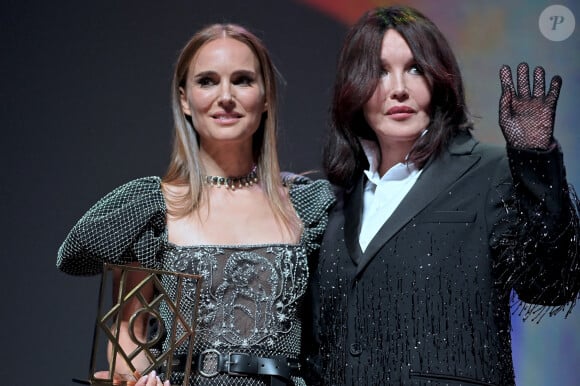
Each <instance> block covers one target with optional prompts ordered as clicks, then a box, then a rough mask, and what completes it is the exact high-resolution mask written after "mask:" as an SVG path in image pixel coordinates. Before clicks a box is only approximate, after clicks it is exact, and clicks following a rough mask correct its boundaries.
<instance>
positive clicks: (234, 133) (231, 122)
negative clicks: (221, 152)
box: [180, 37, 267, 146]
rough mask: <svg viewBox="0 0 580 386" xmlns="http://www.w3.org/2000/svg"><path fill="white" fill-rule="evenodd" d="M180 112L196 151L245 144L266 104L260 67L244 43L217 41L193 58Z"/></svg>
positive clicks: (228, 39) (227, 39) (222, 39)
mask: <svg viewBox="0 0 580 386" xmlns="http://www.w3.org/2000/svg"><path fill="white" fill-rule="evenodd" d="M180 93H181V107H182V109H183V112H184V113H185V114H187V115H190V116H191V118H192V122H193V126H194V127H195V130H196V131H197V133H198V135H199V137H200V144H201V145H202V146H204V145H205V146H212V145H218V146H219V145H220V144H222V143H228V144H235V143H240V144H246V145H247V144H248V143H249V144H251V142H252V136H253V134H254V133H255V132H256V130H257V129H258V127H259V125H260V120H261V117H262V113H263V112H264V111H266V107H267V103H266V98H265V94H264V81H263V79H262V76H261V75H260V65H259V62H258V59H257V58H256V56H255V55H254V53H253V52H252V50H251V49H250V48H249V47H248V46H247V45H245V44H244V43H242V42H240V41H238V40H235V39H232V38H229V37H225V38H219V39H216V40H212V41H210V42H208V43H206V44H205V45H203V46H202V47H201V48H200V49H199V51H198V52H197V53H196V55H195V56H194V57H193V59H192V61H191V63H190V65H189V70H188V76H187V79H186V85H185V87H184V88H180Z"/></svg>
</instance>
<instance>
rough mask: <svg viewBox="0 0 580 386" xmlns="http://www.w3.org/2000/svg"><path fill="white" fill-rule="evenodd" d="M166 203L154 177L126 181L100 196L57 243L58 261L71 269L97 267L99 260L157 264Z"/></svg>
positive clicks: (87, 272) (97, 270)
mask: <svg viewBox="0 0 580 386" xmlns="http://www.w3.org/2000/svg"><path fill="white" fill-rule="evenodd" d="M165 215H166V206H165V200H164V197H163V193H162V192H161V179H160V178H159V177H144V178H140V179H137V180H133V181H131V182H128V183H126V184H125V185H122V186H120V187H118V188H117V189H115V190H113V191H112V192H111V193H109V194H107V195H106V196H105V197H103V198H102V199H100V200H99V201H98V202H97V203H96V204H95V205H93V207H91V208H90V209H89V211H88V212H86V213H85V214H84V216H83V217H82V218H81V219H80V220H79V221H78V222H77V223H76V225H75V226H74V227H73V228H72V230H71V231H70V232H69V234H68V236H67V237H66V239H65V240H64V242H63V243H62V245H61V246H60V248H59V250H58V256H57V263H56V265H57V267H58V269H60V270H61V271H63V272H65V273H68V274H71V275H94V274H98V273H100V272H102V267H103V263H104V262H108V263H113V264H128V263H130V262H135V261H137V262H139V263H141V265H143V266H144V267H148V268H158V265H159V261H158V259H157V258H156V256H157V254H158V253H159V252H160V250H161V248H162V246H163V245H164V244H165V242H166V241H167V231H166V226H165V224H166V219H165Z"/></svg>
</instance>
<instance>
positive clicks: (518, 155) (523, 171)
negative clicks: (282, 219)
mask: <svg viewBox="0 0 580 386" xmlns="http://www.w3.org/2000/svg"><path fill="white" fill-rule="evenodd" d="M508 153H509V159H510V161H508V158H507V157H506V150H505V148H501V147H499V146H490V145H484V144H481V143H478V142H477V141H476V140H475V139H473V138H472V137H471V136H470V135H460V136H458V137H457V138H456V139H455V140H454V141H453V143H452V144H451V146H450V147H449V149H448V151H446V152H445V153H444V154H442V155H441V156H440V157H438V158H436V159H435V160H433V161H432V162H430V163H429V164H427V165H426V166H425V168H424V170H423V172H422V174H421V176H420V177H419V179H418V180H417V182H416V184H415V185H414V186H413V188H412V189H411V190H410V191H409V193H408V194H407V196H406V197H405V198H404V200H403V201H402V202H401V204H400V205H399V207H398V208H397V209H396V210H395V212H394V213H393V214H392V216H391V217H390V218H389V219H388V220H387V222H386V223H385V224H384V225H383V227H382V228H381V229H380V231H379V232H378V234H377V235H376V236H375V237H374V239H373V240H372V241H371V243H370V244H369V246H368V248H367V249H366V251H365V252H364V253H362V251H361V249H360V247H359V244H358V235H359V230H360V218H361V207H362V193H363V187H364V183H365V180H364V179H363V178H362V177H361V178H360V181H359V183H358V184H357V185H356V186H355V187H354V188H352V189H350V190H347V191H345V190H339V191H338V192H337V204H336V206H335V207H334V208H333V211H332V212H331V214H330V219H329V225H328V228H327V231H326V234H325V237H324V240H323V243H322V246H321V254H320V258H319V261H318V264H317V266H316V268H315V269H314V272H313V274H312V276H311V277H312V283H311V284H312V285H311V290H312V302H313V305H312V309H313V319H312V320H311V322H312V327H311V328H312V337H311V338H312V339H311V340H309V341H312V342H314V343H315V344H316V345H317V350H316V354H315V355H313V356H312V357H311V362H313V363H314V364H315V368H316V369H317V370H316V372H317V373H318V376H319V379H318V381H319V382H320V383H321V384H324V385H387V384H393V385H399V384H403V385H423V384H425V385H427V384H429V385H502V386H504V385H513V384H514V373H513V365H512V358H511V346H510V345H511V342H510V293H511V290H512V288H513V289H515V290H516V291H517V292H518V295H519V297H520V299H522V300H525V301H528V302H533V303H537V304H543V305H546V306H552V308H549V307H548V308H541V309H539V308H532V309H530V310H529V313H530V315H532V316H531V317H534V315H535V316H540V315H541V314H542V313H543V312H546V311H549V310H554V309H559V308H558V307H559V306H561V305H562V304H565V303H566V302H569V301H570V300H573V299H576V297H577V294H578V290H579V288H578V287H579V283H580V279H579V278H580V268H579V267H578V256H577V253H578V252H577V250H578V249H579V248H580V245H578V242H579V241H578V238H577V236H578V234H579V231H578V218H577V217H576V213H575V211H574V210H573V209H572V208H573V206H572V203H571V201H570V199H569V195H568V189H567V185H566V180H565V175H564V167H563V162H562V157H561V153H560V152H559V150H558V149H557V148H555V149H552V150H551V151H548V152H535V151H525V152H524V151H516V150H514V149H508ZM509 162H511V168H512V171H511V173H510V166H509V165H508V163H509ZM512 174H513V180H512ZM514 181H515V183H514ZM516 197H517V199H516ZM544 225H545V226H546V227H547V228H544ZM574 235H576V239H574V237H573V236H574ZM574 248H575V249H576V251H574ZM571 251H572V252H571ZM554 307H555V308H554ZM525 312H526V311H524V313H525ZM312 383H316V382H315V381H314V380H313V381H312Z"/></svg>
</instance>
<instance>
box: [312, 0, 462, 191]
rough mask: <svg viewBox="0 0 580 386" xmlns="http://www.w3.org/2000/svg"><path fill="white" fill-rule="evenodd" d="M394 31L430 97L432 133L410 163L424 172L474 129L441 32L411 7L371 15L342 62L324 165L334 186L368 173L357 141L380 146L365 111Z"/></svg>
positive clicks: (348, 43)
mask: <svg viewBox="0 0 580 386" xmlns="http://www.w3.org/2000/svg"><path fill="white" fill-rule="evenodd" d="M391 28H392V29H394V30H396V31H397V32H399V33H400V34H401V36H402V37H403V38H404V39H405V41H406V42H407V44H408V45H409V48H410V49H411V52H412V53H413V56H414V58H415V61H416V62H417V64H418V66H419V67H420V68H421V69H422V71H423V73H424V74H425V77H426V78H427V81H428V83H429V85H430V87H431V94H432V95H431V116H430V123H429V127H428V129H429V131H428V132H427V134H426V135H424V136H422V137H421V138H420V139H419V140H417V142H416V143H415V144H414V145H413V148H412V149H411V152H410V153H409V158H408V160H409V161H410V162H413V163H415V165H417V166H418V167H419V168H422V167H423V166H424V165H425V163H426V162H427V160H428V159H429V158H430V157H432V156H436V155H438V154H439V153H440V152H441V151H442V150H443V149H444V148H445V147H446V146H447V145H448V143H449V141H450V139H451V138H452V137H453V136H454V135H456V134H457V133H458V132H460V131H468V130H470V129H471V128H472V124H471V120H470V118H469V117H470V114H469V111H468V109H467V106H466V103H465V93H464V89H463V81H462V78H461V71H460V69H459V65H458V64H457V60H456V58H455V55H454V53H453V51H452V50H451V47H450V45H449V43H448V42H447V39H446V38H445V37H444V36H443V34H442V33H441V31H439V29H438V28H437V26H436V25H435V24H434V23H433V22H432V21H431V20H429V19H428V18H427V17H425V16H424V15H423V14H421V13H420V12H419V11H417V10H416V9H413V8H410V7H405V6H392V7H384V8H376V9H373V10H371V11H369V12H367V13H366V14H365V15H363V16H362V17H361V19H360V20H359V21H358V22H357V23H356V24H355V25H354V26H353V27H352V28H351V29H350V30H349V32H348V33H347V35H346V38H345V41H344V44H343V46H342V50H341V52H340V56H339V60H338V67H337V74H336V79H335V84H334V95H333V99H332V106H331V127H330V132H329V134H328V136H327V139H326V144H325V148H324V160H323V163H324V169H325V172H326V175H327V178H328V179H329V180H330V182H332V183H333V184H336V185H339V186H343V187H349V186H352V185H353V184H354V183H355V182H356V180H357V178H358V177H359V176H360V175H361V173H362V171H363V170H364V169H366V168H367V167H368V161H367V159H366V156H365V154H364V152H363V149H362V146H361V144H360V141H359V138H363V139H370V140H374V141H376V136H375V133H374V132H373V130H372V129H371V127H370V126H369V125H368V123H367V122H366V120H365V118H364V116H363V112H362V109H363V106H364V104H365V103H366V102H367V101H368V100H369V98H370V97H371V96H372V94H373V92H374V91H375V89H376V87H377V85H378V82H379V79H380V75H381V68H382V65H381V60H380V58H381V47H382V41H383V37H384V35H385V32H386V31H387V30H388V29H391Z"/></svg>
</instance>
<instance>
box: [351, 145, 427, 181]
mask: <svg viewBox="0 0 580 386" xmlns="http://www.w3.org/2000/svg"><path fill="white" fill-rule="evenodd" d="M359 141H360V143H361V145H362V148H363V151H364V153H365V155H366V157H367V160H368V162H369V168H368V169H367V170H364V174H365V175H366V176H367V178H368V180H369V181H371V182H372V183H374V184H375V185H378V184H379V182H381V181H395V180H404V179H405V178H408V177H409V176H411V175H412V174H415V173H417V172H418V170H417V167H416V166H415V164H414V163H413V162H405V163H402V162H399V163H398V164H396V165H394V166H393V167H391V168H390V169H389V170H387V172H386V173H385V175H384V176H383V177H382V178H381V176H380V174H379V171H378V168H379V164H380V158H381V152H380V148H379V145H378V144H377V143H376V142H375V141H371V140H368V139H362V138H359Z"/></svg>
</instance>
